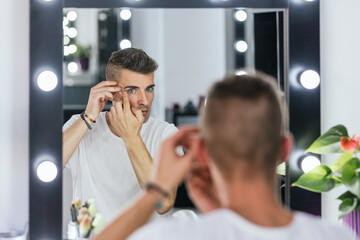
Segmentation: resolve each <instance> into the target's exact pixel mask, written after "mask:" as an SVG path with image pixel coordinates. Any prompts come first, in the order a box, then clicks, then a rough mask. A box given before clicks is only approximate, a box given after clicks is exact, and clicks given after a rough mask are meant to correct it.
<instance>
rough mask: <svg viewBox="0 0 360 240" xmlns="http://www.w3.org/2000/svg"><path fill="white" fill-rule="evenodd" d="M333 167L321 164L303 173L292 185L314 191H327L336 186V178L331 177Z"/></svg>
mask: <svg viewBox="0 0 360 240" xmlns="http://www.w3.org/2000/svg"><path fill="white" fill-rule="evenodd" d="M331 174H332V172H331V169H330V168H329V167H328V166H326V165H324V164H321V165H319V166H317V167H315V168H313V169H312V170H311V171H310V172H308V173H304V174H302V175H301V176H300V177H299V179H298V180H297V181H296V182H294V183H293V184H292V186H296V187H300V188H303V189H306V190H309V191H312V192H327V191H329V190H331V189H332V188H334V187H335V179H334V178H332V177H331Z"/></svg>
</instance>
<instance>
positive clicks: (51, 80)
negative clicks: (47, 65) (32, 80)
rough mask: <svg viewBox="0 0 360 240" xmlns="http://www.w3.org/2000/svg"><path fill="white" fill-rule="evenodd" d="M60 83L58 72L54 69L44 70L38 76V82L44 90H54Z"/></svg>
mask: <svg viewBox="0 0 360 240" xmlns="http://www.w3.org/2000/svg"><path fill="white" fill-rule="evenodd" d="M57 83H58V78H57V76H56V74H55V73H54V72H52V71H43V72H41V73H40V74H39V75H38V77H37V84H38V86H39V88H40V89H41V90H43V91H46V92H48V91H52V90H53V89H54V88H55V87H56V86H57Z"/></svg>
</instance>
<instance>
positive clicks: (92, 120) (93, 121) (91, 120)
mask: <svg viewBox="0 0 360 240" xmlns="http://www.w3.org/2000/svg"><path fill="white" fill-rule="evenodd" d="M82 113H83V114H84V116H85V117H86V118H87V119H89V120H90V122H92V123H96V121H95V120H94V119H92V118H90V117H89V116H88V115H87V114H86V113H85V112H82Z"/></svg>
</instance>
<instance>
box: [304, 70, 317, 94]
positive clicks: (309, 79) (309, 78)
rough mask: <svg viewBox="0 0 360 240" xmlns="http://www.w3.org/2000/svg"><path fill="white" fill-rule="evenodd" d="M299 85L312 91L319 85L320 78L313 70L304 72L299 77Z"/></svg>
mask: <svg viewBox="0 0 360 240" xmlns="http://www.w3.org/2000/svg"><path fill="white" fill-rule="evenodd" d="M300 83H301V85H302V86H303V87H304V88H306V89H314V88H316V87H317V86H319V84H320V76H319V74H318V73H317V72H315V71H314V70H306V71H304V72H303V73H302V74H301V76H300Z"/></svg>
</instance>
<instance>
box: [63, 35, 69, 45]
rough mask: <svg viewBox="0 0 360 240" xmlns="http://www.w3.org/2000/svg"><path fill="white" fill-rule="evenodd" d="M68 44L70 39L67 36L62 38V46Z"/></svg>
mask: <svg viewBox="0 0 360 240" xmlns="http://www.w3.org/2000/svg"><path fill="white" fill-rule="evenodd" d="M69 43H70V38H69V37H68V36H64V45H68V44H69Z"/></svg>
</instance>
